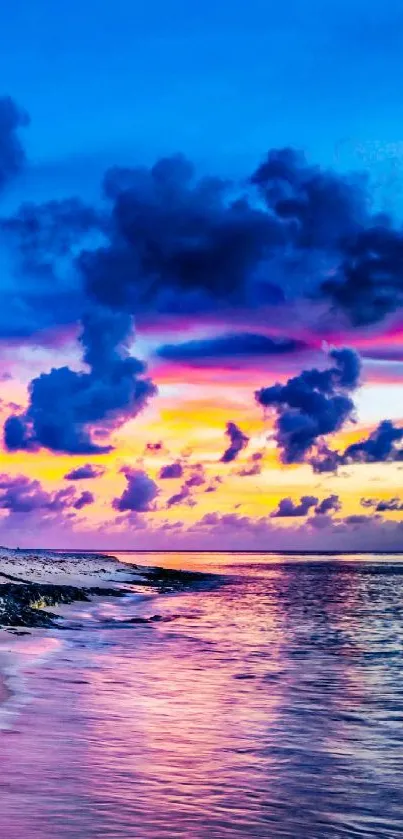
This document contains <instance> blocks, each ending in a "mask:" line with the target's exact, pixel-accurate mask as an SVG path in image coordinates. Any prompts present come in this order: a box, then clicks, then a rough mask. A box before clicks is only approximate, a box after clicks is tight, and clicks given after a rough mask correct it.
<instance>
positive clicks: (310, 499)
mask: <svg viewBox="0 0 403 839" xmlns="http://www.w3.org/2000/svg"><path fill="white" fill-rule="evenodd" d="M316 504H318V499H317V498H315V496H314V495H303V496H302V497H301V499H300V501H299V502H295V501H293V500H292V498H282V499H281V501H280V502H279V505H278V507H277V509H276V510H274V511H273V512H272V513H271V516H270V517H271V518H272V519H280V518H290V517H299V516H307V515H308V513H309V511H310V510H311V508H312V507H315V505H316Z"/></svg>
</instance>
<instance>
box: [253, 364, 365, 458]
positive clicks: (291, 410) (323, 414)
mask: <svg viewBox="0 0 403 839" xmlns="http://www.w3.org/2000/svg"><path fill="white" fill-rule="evenodd" d="M329 358H330V360H331V361H333V366H332V367H329V368H327V369H325V370H317V369H315V368H314V369H312V370H303V371H302V373H300V375H299V376H295V377H294V378H292V379H289V380H288V381H287V382H286V384H284V385H282V384H275V385H272V386H271V387H267V388H262V389H261V390H259V391H258V392H257V393H256V399H257V402H258V403H259V404H260V405H262V406H263V407H264V408H271V409H273V410H274V411H275V412H276V414H277V419H276V441H277V445H278V447H279V449H280V452H281V459H282V461H283V463H299V462H303V461H304V460H305V459H306V458H307V455H308V454H309V453H310V451H311V450H312V448H313V447H314V446H315V445H317V444H320V443H321V438H322V437H324V436H325V435H327V434H331V433H333V432H335V431H338V430H339V429H340V428H342V426H343V425H344V424H345V422H346V421H347V420H349V419H351V418H352V416H353V413H354V403H353V401H352V399H351V398H350V396H349V393H350V391H353V390H354V389H355V388H356V387H357V386H358V383H359V376H360V369H361V363H360V358H359V356H358V355H357V353H356V352H355V351H354V350H352V349H348V348H343V349H334V350H331V351H330V353H329Z"/></svg>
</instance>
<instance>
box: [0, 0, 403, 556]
mask: <svg viewBox="0 0 403 839" xmlns="http://www.w3.org/2000/svg"><path fill="white" fill-rule="evenodd" d="M402 35H403V9H402V7H401V4H400V3H398V2H394V0H388V2H386V3H383V4H379V3H378V2H368V0H366V2H364V0H350V2H348V3H347V2H346V0H338V2H333V0H328V2H327V3H326V4H323V3H322V2H319V0H306V2H304V3H301V2H299V0H290V2H289V3H288V4H286V5H284V4H283V5H281V4H277V3H274V2H270V0H265V2H263V0H250V2H249V3H247V4H245V3H244V2H241V0H232V2H231V3H229V2H226V1H225V2H224V0H223V2H221V3H219V4H217V3H213V2H212V0H205V2H204V3H203V5H202V6H201V5H200V4H189V3H188V2H185V0H170V2H168V0H166V2H162V1H161V0H150V2H148V3H147V4H140V3H137V2H133V0H131V1H130V2H129V0H116V1H115V2H114V3H113V4H111V3H106V2H99V0H88V2H87V3H85V4H82V3H79V2H78V0H70V2H69V3H66V2H64V0H62V2H60V3H58V4H54V3H52V2H51V0H37V2H36V3H35V4H32V3H31V2H28V0H20V2H19V4H18V5H17V6H15V7H13V6H10V8H7V10H6V12H5V13H4V15H3V20H2V28H1V31H0V79H1V81H2V85H1V88H0V97H1V98H0V271H1V284H0V359H1V365H0V419H1V423H2V433H1V440H2V442H1V452H0V457H1V468H0V543H2V544H4V545H10V546H16V545H19V546H21V547H28V546H35V547H36V546H43V547H60V548H68V547H71V548H91V549H92V548H94V549H96V548H101V547H102V548H105V549H111V550H112V549H125V548H127V549H130V548H132V549H147V548H151V549H165V548H170V549H174V550H176V549H186V548H191V549H203V550H210V549H211V550H216V549H228V550H241V549H242V550H280V551H281V550H296V551H299V550H304V551H309V550H313V551H315V550H324V549H327V550H330V549H334V550H340V551H342V550H356V551H364V550H374V549H376V550H386V551H393V550H403V516H402V512H403V395H402V394H403V390H402V383H403V232H402V214H403V194H402V185H403V136H402V133H401V125H402V114H401V108H402V105H401V103H402V101H403V96H402V94H403V90H402V87H403V73H402V72H401V71H402V69H403V68H402V63H403V58H402V56H401V39H402Z"/></svg>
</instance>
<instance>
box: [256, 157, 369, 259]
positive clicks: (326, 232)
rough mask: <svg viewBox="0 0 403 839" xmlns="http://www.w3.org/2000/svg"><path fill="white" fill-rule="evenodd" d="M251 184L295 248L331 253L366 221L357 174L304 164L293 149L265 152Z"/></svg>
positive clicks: (363, 191)
mask: <svg viewBox="0 0 403 839" xmlns="http://www.w3.org/2000/svg"><path fill="white" fill-rule="evenodd" d="M252 183H253V184H255V185H256V186H257V187H258V189H259V191H260V193H261V195H262V196H263V198H264V200H265V202H266V204H267V206H268V208H269V209H270V210H271V211H272V212H274V213H275V214H276V216H277V217H278V218H280V219H283V221H284V222H285V223H286V224H287V225H288V227H289V236H290V237H291V238H292V240H293V241H294V242H295V243H296V244H297V245H298V246H299V247H301V248H311V249H315V250H320V249H325V250H331V251H337V250H338V249H340V248H342V247H343V245H344V242H345V241H346V239H349V238H351V237H352V236H353V235H354V234H355V233H356V232H358V230H359V229H360V226H361V225H362V224H363V223H365V222H366V219H367V198H366V193H365V189H363V187H364V186H365V184H364V183H363V181H362V178H361V179H358V178H356V179H352V178H347V177H345V176H342V175H340V174H336V173H335V172H330V171H324V170H321V169H320V168H319V167H318V166H310V165H308V164H307V162H306V160H305V157H304V155H303V154H302V153H300V152H298V151H295V149H291V148H285V149H280V150H277V149H274V150H272V151H270V152H269V154H268V155H267V158H266V160H265V161H264V162H263V163H262V164H261V165H260V166H259V168H258V169H257V170H256V172H255V173H254V175H253V176H252Z"/></svg>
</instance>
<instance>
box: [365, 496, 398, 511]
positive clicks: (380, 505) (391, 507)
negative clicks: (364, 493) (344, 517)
mask: <svg viewBox="0 0 403 839" xmlns="http://www.w3.org/2000/svg"><path fill="white" fill-rule="evenodd" d="M360 503H361V505H362V507H367V508H370V509H374V510H375V512H377V513H387V512H388V513H401V512H402V511H403V501H402V500H401V499H400V498H398V497H394V498H361V502H360Z"/></svg>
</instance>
